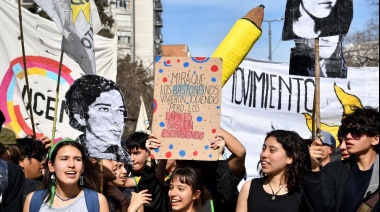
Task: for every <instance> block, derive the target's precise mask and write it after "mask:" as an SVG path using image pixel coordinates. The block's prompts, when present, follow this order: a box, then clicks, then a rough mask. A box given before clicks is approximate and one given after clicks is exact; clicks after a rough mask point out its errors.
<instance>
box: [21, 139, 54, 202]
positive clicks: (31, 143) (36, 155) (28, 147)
mask: <svg viewBox="0 0 380 212" xmlns="http://www.w3.org/2000/svg"><path fill="white" fill-rule="evenodd" d="M16 143H17V148H18V150H19V153H20V155H19V158H18V165H19V166H20V167H21V169H22V170H23V171H24V174H25V186H24V192H23V202H24V201H25V197H26V195H28V194H29V193H31V192H33V191H35V190H37V189H38V188H39V187H40V186H41V180H42V170H43V168H44V166H43V164H42V162H43V159H44V156H45V155H46V154H47V149H46V148H45V145H44V144H43V143H42V142H41V141H39V140H36V139H33V138H30V137H26V138H20V139H17V140H16Z"/></svg>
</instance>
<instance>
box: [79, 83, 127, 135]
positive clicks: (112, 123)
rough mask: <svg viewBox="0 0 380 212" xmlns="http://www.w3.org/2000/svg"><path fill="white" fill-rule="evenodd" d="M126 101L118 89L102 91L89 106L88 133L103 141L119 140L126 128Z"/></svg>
mask: <svg viewBox="0 0 380 212" xmlns="http://www.w3.org/2000/svg"><path fill="white" fill-rule="evenodd" d="M124 110H125V109H124V102H123V99H122V97H121V94H120V92H118V91H116V90H111V91H107V92H104V93H101V94H100V96H99V97H98V98H96V100H95V102H94V103H92V104H91V105H90V106H89V107H88V113H87V114H88V119H87V120H86V129H87V133H92V134H94V135H95V136H96V137H98V138H99V139H101V140H103V141H118V140H119V139H120V137H121V135H122V133H123V128H124V112H125V111H124Z"/></svg>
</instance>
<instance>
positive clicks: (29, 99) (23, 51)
mask: <svg viewBox="0 0 380 212" xmlns="http://www.w3.org/2000/svg"><path fill="white" fill-rule="evenodd" d="M18 17H19V21H20V40H21V49H22V60H23V62H24V75H25V83H26V93H27V95H28V104H27V106H26V108H29V113H30V121H31V122H32V130H33V135H32V136H33V138H34V139H36V128H35V126H34V117H33V110H32V99H31V96H30V89H29V79H28V70H27V67H26V57H25V46H24V31H23V27H22V14H21V0H18Z"/></svg>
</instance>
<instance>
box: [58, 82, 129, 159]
mask: <svg viewBox="0 0 380 212" xmlns="http://www.w3.org/2000/svg"><path fill="white" fill-rule="evenodd" d="M65 98H66V111H67V113H68V115H69V118H70V125H71V126H72V127H73V128H74V129H77V130H79V131H81V132H83V133H84V134H82V135H81V136H79V138H78V139H77V140H78V141H79V142H81V143H82V144H83V145H84V146H85V148H86V151H87V152H88V154H89V155H90V156H91V157H95V158H100V159H109V160H116V161H121V162H124V163H130V162H131V160H130V157H129V155H128V153H126V152H125V151H124V150H123V148H121V136H122V134H123V131H124V125H125V123H126V120H127V110H126V107H125V103H124V97H123V95H122V93H121V91H120V88H119V87H118V86H117V85H116V83H115V82H113V81H111V80H108V79H105V78H103V77H100V76H97V75H85V76H82V77H81V78H79V79H77V80H75V82H74V83H73V84H72V85H71V86H70V88H69V90H68V91H67V92H66V95H65Z"/></svg>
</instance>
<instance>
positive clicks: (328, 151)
mask: <svg viewBox="0 0 380 212" xmlns="http://www.w3.org/2000/svg"><path fill="white" fill-rule="evenodd" d="M317 139H319V138H317ZM322 145H323V147H322V151H323V156H322V159H321V160H322V166H326V164H328V163H330V162H331V155H332V154H333V153H334V151H335V145H336V140H335V138H334V136H333V135H332V134H331V133H329V132H327V131H323V130H322Z"/></svg>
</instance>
